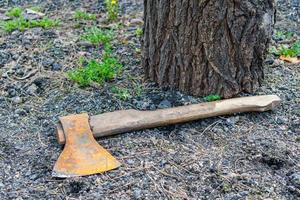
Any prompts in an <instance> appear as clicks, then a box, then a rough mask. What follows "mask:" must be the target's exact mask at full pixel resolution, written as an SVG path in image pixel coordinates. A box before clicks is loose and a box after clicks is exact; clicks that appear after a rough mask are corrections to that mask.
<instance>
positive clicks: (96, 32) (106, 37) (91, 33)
mask: <svg viewBox="0 0 300 200" xmlns="http://www.w3.org/2000/svg"><path fill="white" fill-rule="evenodd" d="M113 35H114V34H113V32H112V31H111V30H102V29H100V28H97V27H92V28H89V29H86V30H85V33H84V34H83V35H82V36H81V39H82V40H84V41H87V42H90V43H92V44H94V45H96V44H107V43H109V42H110V41H111V40H112V39H113Z"/></svg>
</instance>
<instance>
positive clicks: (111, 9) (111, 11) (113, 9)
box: [105, 0, 119, 21]
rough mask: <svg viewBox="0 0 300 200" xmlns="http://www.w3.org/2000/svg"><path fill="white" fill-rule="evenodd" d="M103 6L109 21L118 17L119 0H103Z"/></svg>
mask: <svg viewBox="0 0 300 200" xmlns="http://www.w3.org/2000/svg"><path fill="white" fill-rule="evenodd" d="M105 6H106V11H107V16H108V19H109V20H111V21H115V20H116V19H117V18H118V9H119V1H118V0H105Z"/></svg>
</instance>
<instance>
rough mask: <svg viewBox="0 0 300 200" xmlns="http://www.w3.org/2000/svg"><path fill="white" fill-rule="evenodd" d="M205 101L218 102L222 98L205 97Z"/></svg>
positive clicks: (216, 96)
mask: <svg viewBox="0 0 300 200" xmlns="http://www.w3.org/2000/svg"><path fill="white" fill-rule="evenodd" d="M204 100H205V101H208V102H211V101H218V100H221V97H220V96H219V95H209V96H206V97H204Z"/></svg>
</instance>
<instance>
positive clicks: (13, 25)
mask: <svg viewBox="0 0 300 200" xmlns="http://www.w3.org/2000/svg"><path fill="white" fill-rule="evenodd" d="M58 24H59V21H58V20H53V19H49V18H47V17H44V18H43V19H39V20H26V19H24V18H23V17H20V18H16V19H13V20H8V21H2V22H0V28H2V29H4V30H5V31H7V32H12V31H14V30H19V31H24V30H26V29H29V28H34V27H42V28H45V29H46V28H50V27H54V26H57V25H58Z"/></svg>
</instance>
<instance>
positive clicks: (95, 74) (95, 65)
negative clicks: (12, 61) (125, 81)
mask: <svg viewBox="0 0 300 200" xmlns="http://www.w3.org/2000/svg"><path fill="white" fill-rule="evenodd" d="M84 63H86V64H84ZM121 67H122V66H121V65H120V63H119V61H118V59H117V58H115V57H113V56H112V47H111V46H110V45H109V44H107V45H106V46H105V49H104V52H103V57H102V60H101V61H100V62H98V61H97V60H94V59H91V60H86V59H84V58H82V59H81V60H80V64H79V68H77V69H75V70H72V71H69V72H68V73H67V76H68V77H69V78H70V79H71V80H73V81H74V82H76V83H77V84H78V85H80V86H82V87H86V86H89V85H90V84H91V83H92V82H96V83H99V84H103V83H104V82H106V81H109V80H111V79H113V78H115V77H116V76H117V74H118V73H119V72H120V70H121Z"/></svg>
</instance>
